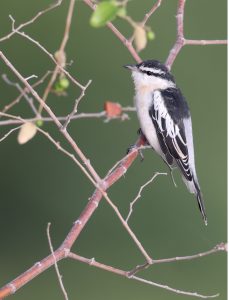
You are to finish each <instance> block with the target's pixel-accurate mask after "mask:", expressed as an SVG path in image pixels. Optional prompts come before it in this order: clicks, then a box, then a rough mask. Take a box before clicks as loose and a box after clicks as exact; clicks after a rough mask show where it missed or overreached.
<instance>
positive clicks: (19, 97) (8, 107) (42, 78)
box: [2, 71, 51, 112]
mask: <svg viewBox="0 0 229 300" xmlns="http://www.w3.org/2000/svg"><path fill="white" fill-rule="evenodd" d="M50 73H51V71H47V72H45V74H44V75H43V76H42V77H41V78H40V79H39V80H38V81H37V82H35V83H34V84H33V85H32V87H33V88H35V87H37V86H39V85H40V84H42V83H43V82H44V81H45V79H46V78H47V77H48V76H49V75H50ZM2 76H6V75H5V74H3V75H2ZM27 92H28V90H27V88H24V89H23V90H22V92H21V93H20V94H19V95H18V96H17V98H16V99H14V100H13V101H12V102H11V103H9V104H7V105H5V107H4V108H3V110H2V112H7V111H8V110H9V109H11V108H12V107H14V106H15V105H16V104H18V103H19V102H20V100H21V99H22V98H23V96H24V94H26V93H27Z"/></svg>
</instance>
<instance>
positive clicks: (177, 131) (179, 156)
mask: <svg viewBox="0 0 229 300" xmlns="http://www.w3.org/2000/svg"><path fill="white" fill-rule="evenodd" d="M151 117H152V118H153V121H154V123H156V126H157V129H158V131H159V133H160V134H161V135H162V137H163V142H164V144H165V145H166V147H167V149H168V151H169V153H170V154H171V155H172V156H173V157H174V158H175V159H176V161H177V163H178V165H179V166H180V168H181V170H182V173H183V174H184V175H185V177H186V178H187V179H188V180H191V179H192V175H191V171H190V165H189V155H188V148H187V142H186V137H185V131H184V128H183V127H182V125H178V124H175V122H174V121H173V119H172V117H171V116H170V114H169V112H168V110H167V107H166V106H165V104H164V100H163V97H162V96H161V93H160V91H155V92H154V94H153V111H152V116H151ZM182 124H183V123H182ZM179 126H180V127H179Z"/></svg>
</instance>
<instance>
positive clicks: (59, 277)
mask: <svg viewBox="0 0 229 300" xmlns="http://www.w3.org/2000/svg"><path fill="white" fill-rule="evenodd" d="M50 226H51V223H48V225H47V237H48V242H49V248H50V251H51V253H52V256H53V259H54V266H55V270H56V274H57V278H58V281H59V284H60V288H61V290H62V292H63V294H64V299H65V300H68V294H67V292H66V290H65V287H64V284H63V278H62V275H61V274H60V271H59V267H58V264H57V261H56V257H55V254H54V250H53V246H52V241H51V237H50Z"/></svg>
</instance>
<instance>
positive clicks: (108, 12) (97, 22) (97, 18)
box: [90, 1, 119, 28]
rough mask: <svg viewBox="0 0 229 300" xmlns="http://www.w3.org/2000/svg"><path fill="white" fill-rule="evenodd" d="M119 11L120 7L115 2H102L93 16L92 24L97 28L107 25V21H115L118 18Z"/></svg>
mask: <svg viewBox="0 0 229 300" xmlns="http://www.w3.org/2000/svg"><path fill="white" fill-rule="evenodd" d="M118 11H119V7H118V6H117V5H116V4H115V2H111V1H103V2H100V3H99V4H98V5H97V7H96V9H95V11H94V12H93V14H92V16H91V19H90V24H91V26H92V27H96V28H98V27H102V26H105V25H106V23H107V22H110V21H113V20H114V19H115V18H116V16H117V12H118Z"/></svg>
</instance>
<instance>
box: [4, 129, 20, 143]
mask: <svg viewBox="0 0 229 300" xmlns="http://www.w3.org/2000/svg"><path fill="white" fill-rule="evenodd" d="M20 128H21V126H18V127H15V128H13V129H11V130H10V131H8V132H7V133H6V134H5V135H4V136H3V137H2V138H0V143H1V142H2V141H4V140H5V139H6V138H7V137H8V136H9V135H10V134H11V133H12V132H14V131H16V130H18V129H20Z"/></svg>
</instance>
